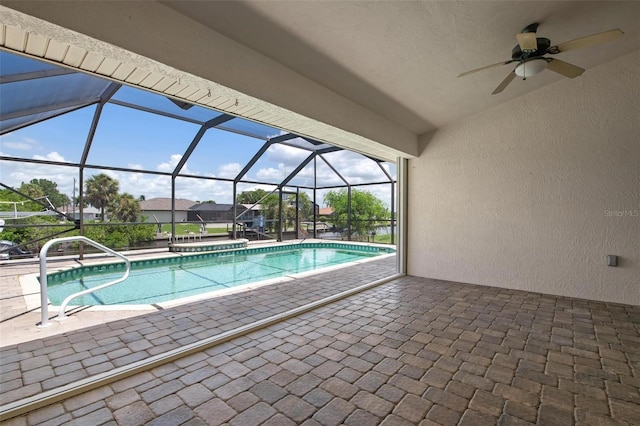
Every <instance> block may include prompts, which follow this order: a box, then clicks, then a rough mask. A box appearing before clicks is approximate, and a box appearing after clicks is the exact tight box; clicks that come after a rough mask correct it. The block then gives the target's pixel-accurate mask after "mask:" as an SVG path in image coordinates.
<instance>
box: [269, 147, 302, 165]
mask: <svg viewBox="0 0 640 426" xmlns="http://www.w3.org/2000/svg"><path fill="white" fill-rule="evenodd" d="M266 154H267V159H268V160H270V161H273V162H274V163H282V164H284V165H285V166H287V167H289V168H290V169H293V168H295V167H297V166H298V164H300V163H301V162H302V161H303V160H304V159H306V158H307V157H308V156H309V154H311V153H310V152H309V151H305V150H303V149H299V148H294V147H291V146H287V145H281V144H275V145H273V146H272V147H270V148H269V149H268V150H267V153H266Z"/></svg>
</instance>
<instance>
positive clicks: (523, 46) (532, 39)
mask: <svg viewBox="0 0 640 426" xmlns="http://www.w3.org/2000/svg"><path fill="white" fill-rule="evenodd" d="M516 39H517V40H518V44H519V45H520V50H522V51H523V52H535V51H536V50H538V40H537V38H536V33H520V34H516Z"/></svg>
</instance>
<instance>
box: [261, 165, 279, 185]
mask: <svg viewBox="0 0 640 426" xmlns="http://www.w3.org/2000/svg"><path fill="white" fill-rule="evenodd" d="M284 173H285V172H284V165H283V164H280V165H278V168H277V169H276V168H273V167H268V168H264V169H260V170H258V172H257V173H256V180H264V181H268V182H279V181H282V180H283V179H284V176H285V174H284Z"/></svg>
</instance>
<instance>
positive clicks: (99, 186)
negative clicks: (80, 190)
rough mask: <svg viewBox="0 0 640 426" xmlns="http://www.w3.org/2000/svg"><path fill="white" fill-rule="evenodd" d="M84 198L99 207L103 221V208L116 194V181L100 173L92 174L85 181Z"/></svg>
mask: <svg viewBox="0 0 640 426" xmlns="http://www.w3.org/2000/svg"><path fill="white" fill-rule="evenodd" d="M85 186H86V190H85V198H86V200H87V202H89V204H91V205H92V206H93V207H95V208H97V209H100V214H101V216H102V221H103V222H104V209H105V208H106V207H108V206H109V204H110V203H111V202H112V201H113V200H114V199H115V198H116V197H117V196H118V189H119V185H118V181H117V180H115V179H113V178H111V177H109V176H107V175H105V174H104V173H100V174H99V175H93V176H91V177H90V178H89V179H87V181H86V182H85Z"/></svg>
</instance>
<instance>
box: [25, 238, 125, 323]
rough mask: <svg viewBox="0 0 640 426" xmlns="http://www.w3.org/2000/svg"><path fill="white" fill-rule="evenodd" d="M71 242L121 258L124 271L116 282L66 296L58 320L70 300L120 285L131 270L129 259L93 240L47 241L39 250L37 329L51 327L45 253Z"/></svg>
mask: <svg viewBox="0 0 640 426" xmlns="http://www.w3.org/2000/svg"><path fill="white" fill-rule="evenodd" d="M71 241H82V242H84V243H87V244H89V245H92V246H93V247H95V248H97V249H100V250H102V251H104V252H106V253H108V254H111V255H113V256H116V257H119V258H121V259H122V260H123V261H124V262H125V264H126V270H125V272H124V275H123V276H122V277H120V278H118V279H117V280H113V281H109V282H108V283H105V284H101V285H99V286H96V287H93V288H90V289H87V290H83V291H79V292H77V293H73V294H71V295H69V296H67V298H66V299H64V301H63V302H62V304H60V309H59V310H58V319H59V320H61V319H64V318H66V315H65V312H64V311H65V309H66V307H67V305H68V304H69V302H70V301H71V300H73V299H75V298H76V297H79V296H84V295H85V294H88V293H92V292H94V291H96V290H100V289H102V288H105V287H109V286H111V285H114V284H118V283H121V282H122V281H124V280H126V279H127V277H128V276H129V271H130V270H131V262H130V261H129V259H127V258H126V257H125V256H124V255H122V254H120V253H118V252H117V251H115V250H111V249H110V248H109V247H106V246H103V245H102V244H100V243H97V242H95V241H93V240H90V239H89V238H87V237H81V236H76V237H63V238H55V239H53V240H50V241H47V243H46V244H45V245H44V246H42V249H41V250H40V310H41V311H42V317H41V321H40V324H39V325H38V327H47V326H49V325H51V323H50V322H49V297H48V296H47V252H48V251H49V248H50V247H51V246H52V245H54V244H60V243H66V242H71Z"/></svg>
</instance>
